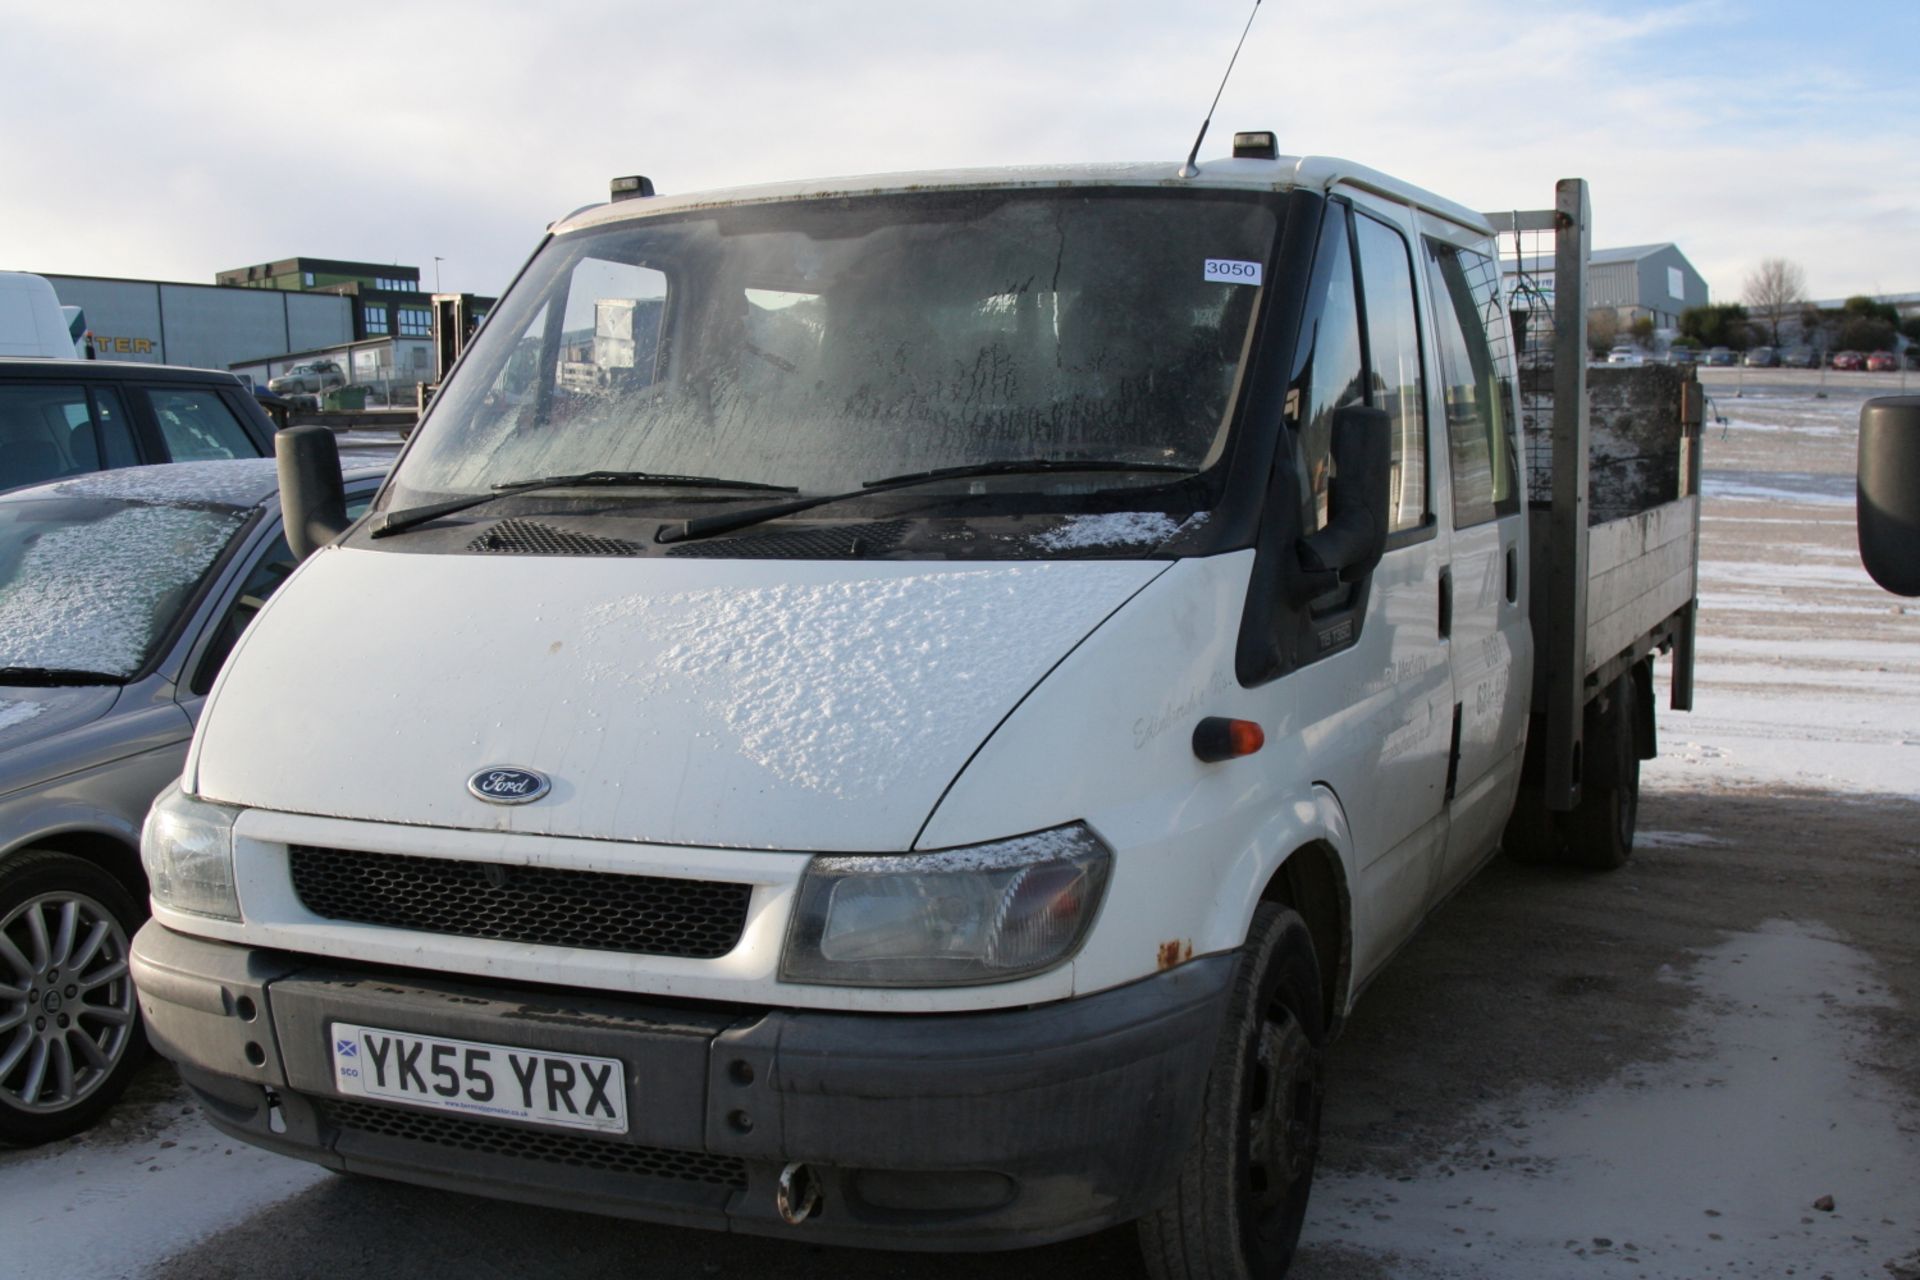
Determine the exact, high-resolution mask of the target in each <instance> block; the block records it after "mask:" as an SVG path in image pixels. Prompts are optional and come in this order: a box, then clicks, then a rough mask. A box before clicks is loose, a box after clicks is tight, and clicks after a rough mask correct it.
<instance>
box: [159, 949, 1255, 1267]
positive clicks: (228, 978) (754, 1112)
mask: <svg viewBox="0 0 1920 1280" xmlns="http://www.w3.org/2000/svg"><path fill="white" fill-rule="evenodd" d="M1232 969H1233V957H1232V956H1231V955H1223V956H1213V957H1207V958H1204V959H1201V960H1196V961H1193V962H1191V963H1189V964H1185V965H1182V966H1180V967H1178V968H1175V969H1171V970H1169V971H1167V972H1165V973H1161V974H1159V975H1156V976H1155V977H1152V978H1147V979H1143V980H1141V981H1139V982H1136V983H1133V984H1131V985H1129V986H1125V987H1121V988H1117V989H1115V990H1112V991H1107V992H1102V993H1100V994H1098V995H1093V996H1086V997H1082V998H1079V999H1074V1000H1064V1001H1060V1002H1057V1003H1054V1004H1049V1005H1042V1006H1037V1007H1033V1008H1027V1009H1019V1010H1012V1011H996V1012H987V1013H967V1014H906V1013H903V1014H839V1013H823V1012H817V1011H791V1010H781V1009H765V1008H748V1007H735V1006H723V1005H712V1004H702V1005H698V1006H689V1005H685V1004H680V1003H669V1002H662V1001H653V1000H647V999H644V998H623V997H617V996H603V995H598V994H593V993H587V992H580V991H559V990H553V989H536V988H519V987H505V986H487V985H483V984H478V983H473V982H464V981H463V982H455V981H448V980H443V979H441V978H440V977H438V976H436V975H431V974H422V973H394V972H387V971H383V972H380V973H377V974H376V973H369V972H364V971H356V970H354V969H352V968H349V967H345V966H340V965H335V964H316V963H313V962H311V961H309V960H308V959H306V958H304V957H300V956H296V955H291V954H287V953H283V952H271V951H263V950H258V949H253V948H248V947H243V946H235V945H231V944H227V943H218V942H209V941H206V940H203V939H199V938H193V937H189V936H187V935H184V934H180V933H176V932H174V931H172V930H170V929H168V928H166V927H165V926H163V925H161V924H159V923H158V922H150V923H148V924H147V925H146V927H144V928H143V929H142V930H141V931H140V933H139V935H138V936H137V937H136V938H135V940H134V946H133V975H134V983H135V986H136V988H137V989H138V991H139V994H140V1005H141V1010H142V1012H143V1013H144V1015H145V1017H146V1021H147V1030H148V1035H149V1037H150V1038H151V1039H152V1041H153V1043H154V1045H155V1047H157V1048H158V1049H159V1050H160V1051H161V1052H162V1053H163V1054H165V1055H166V1056H167V1057H169V1058H171V1059H173V1060H174V1061H175V1062H176V1063H178V1064H179V1066H180V1068H181V1074H182V1076H183V1077H185V1079H186V1081H187V1083H188V1085H189V1086H190V1087H192V1089H193V1090H194V1092H195V1093H196V1094H197V1095H198V1096H199V1098H200V1099H201V1101H202V1102H203V1103H204V1104H205V1107H206V1110H207V1112H208V1115H209V1118H210V1119H211V1120H212V1121H213V1123H214V1124H215V1125H217V1126H218V1127H219V1128H221V1129H222V1130H224V1131H225V1132H227V1133H229V1134H231V1135H233V1136H234V1137H237V1138H240V1139H243V1140H245V1141H247V1142H251V1143H254V1144H256V1145H259V1146H262V1147H266V1148H269V1149H272V1150H275V1151H279V1152H283V1153H285V1154H287V1155H292V1156H298V1157H301V1158H303V1159H308V1160H313V1161H316V1162H318V1163H320V1164H323V1165H327V1166H328V1167H331V1168H335V1169H342V1170H348V1171H353V1172H360V1173H367V1174H373V1175H376V1176H380V1177H387V1178H395V1179H399V1180H402V1181H407V1182H417V1183H422V1184H425V1185H429V1186H437V1187H443V1188H447V1189H451V1190H458V1191H467V1192H474V1193H478V1194H482V1195H491V1196H501V1197H505V1198H509V1199H515V1200H524V1201H528V1202H531V1203H536V1204H548V1205H553V1206H555V1207H560V1208H567V1209H583V1210H588V1211H592V1212H599V1213H606V1214H612V1215H616V1216H622V1217H631V1218H638V1219H643V1220H648V1221H656V1222H669V1223H675V1224H681V1225H688V1226H703V1227H713V1228H719V1229H723V1230H735V1231H746V1232H753V1233H757V1234H768V1235H791V1236H794V1237H795V1238H799V1239H806V1240H811V1241H814V1242H817V1243H832V1244H848V1245H864V1246H873V1247H883V1248H916V1249H1002V1248H1016V1247H1022V1246H1027V1245H1037V1244H1045V1243H1049V1242H1051V1241H1055V1240H1061V1239H1065V1238H1068V1237H1071V1236H1076V1235H1082V1234H1085V1233H1087V1232H1090V1231H1095V1230H1098V1229H1100V1228H1102V1227H1105V1226H1109V1225H1111V1224H1113V1223H1116V1222H1123V1221H1126V1220H1129V1219H1131V1218H1135V1217H1138V1216H1140V1215H1141V1214H1142V1213H1144V1212H1146V1211H1147V1210H1148V1209H1150V1208H1152V1207H1153V1205H1154V1204H1155V1203H1157V1202H1158V1201H1159V1200H1160V1198H1161V1197H1162V1196H1163V1195H1164V1194H1165V1192H1166V1190H1167V1189H1168V1187H1169V1186H1170V1185H1171V1183H1172V1180H1173V1178H1174V1175H1175V1173H1176V1171H1177V1170H1178V1167H1179V1164H1180V1161H1181V1158H1182V1156H1183V1155H1184V1154H1185V1149H1186V1145H1187V1143H1188V1141H1189V1140H1190V1139H1191V1137H1192V1135H1193V1133H1194V1132H1195V1130H1196V1127H1197V1125H1198V1123H1199V1115H1200V1104H1201V1098H1202V1094H1203V1092H1204V1090H1205V1087H1206V1077H1207V1070H1208V1067H1209V1065H1210V1063H1211V1062H1212V1058H1213V1051H1214V1045H1215V1042H1216V1039H1217V1037H1218V1035H1219V1031H1220V1023H1221V1019H1222V1017H1223V1015H1224V1011H1225V1008H1226V1004H1227V998H1228V990H1229V985H1230V980H1231V977H1232ZM336 1021H338V1022H343V1023H359V1024H364V1025H372V1026H379V1027H388V1028H392V1029H395V1030H402V1031H408V1032H413V1033H416V1034H420V1035H433V1036H443V1037H448V1038H456V1039H462V1040H473V1041H482V1042H488V1043H500V1044H511V1045H518V1046H522V1047H525V1048H529V1049H535V1050H547V1051H550V1052H555V1053H571V1054H583V1055H597V1056H602V1057H614V1058H618V1059H620V1060H621V1062H622V1063H624V1064H625V1066H626V1081H625V1086H626V1090H627V1114H628V1115H629V1116H630V1117H631V1118H632V1119H631V1129H630V1131H629V1132H628V1133H627V1134H625V1135H622V1136H619V1137H603V1136H598V1135H592V1136H589V1135H585V1134H581V1133H579V1132H576V1131H570V1130H564V1129H558V1128H550V1127H547V1126H544V1125H537V1124H507V1123H500V1122H494V1121H489V1120H484V1119H474V1118H470V1117H467V1116H463V1115H456V1114H450V1113H445V1112H440V1111H434V1110H426V1109H422V1108H416V1107H410V1106H406V1105H389V1104H384V1103H374V1102H369V1101H364V1100H361V1099H358V1098H347V1097H344V1096H341V1095H340V1094H338V1093H337V1092H336V1091H335V1088H334V1083H333V1066H332V1060H331V1055H330V1050H329V1046H330V1044H331V1038H330V1030H331V1027H332V1025H333V1023H335V1022H336ZM793 1162H804V1163H805V1164H806V1165H807V1166H808V1169H809V1171H810V1172H811V1173H812V1175H813V1177H814V1180H815V1182H816V1183H817V1185H818V1186H819V1188H820V1192H821V1202H820V1208H819V1210H818V1211H817V1212H816V1213H815V1215H814V1216H813V1217H812V1218H810V1219H808V1220H807V1221H806V1222H804V1223H801V1224H800V1225H798V1226H791V1225H788V1223H787V1222H786V1221H784V1220H783V1219H782V1217H781V1216H780V1213H779V1211H778V1209H777V1208H776V1199H775V1188H776V1184H777V1182H778V1179H779V1176H780V1173H781V1170H782V1169H783V1168H785V1167H786V1166H787V1165H789V1164H790V1163H793Z"/></svg>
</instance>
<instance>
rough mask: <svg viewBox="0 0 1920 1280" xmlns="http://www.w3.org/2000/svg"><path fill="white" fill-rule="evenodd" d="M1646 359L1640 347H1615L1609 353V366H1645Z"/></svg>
mask: <svg viewBox="0 0 1920 1280" xmlns="http://www.w3.org/2000/svg"><path fill="white" fill-rule="evenodd" d="M1646 362H1647V361H1646V357H1645V356H1643V355H1641V354H1640V348H1638V347H1615V348H1614V349H1613V350H1611V351H1609V352H1607V363H1608V364H1645V363H1646Z"/></svg>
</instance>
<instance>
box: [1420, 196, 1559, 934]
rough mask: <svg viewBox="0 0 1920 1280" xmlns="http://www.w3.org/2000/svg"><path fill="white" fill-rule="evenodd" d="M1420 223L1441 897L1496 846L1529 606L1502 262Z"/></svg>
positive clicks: (1515, 773) (1526, 672)
mask: <svg viewBox="0 0 1920 1280" xmlns="http://www.w3.org/2000/svg"><path fill="white" fill-rule="evenodd" d="M1420 230H1421V236H1420V257H1421V260H1422V275H1423V277H1424V283H1425V285H1426V289H1427V296H1428V302H1429V315H1430V330H1429V331H1430V332H1431V333H1432V335H1433V346H1434V355H1435V360H1434V371H1435V386H1434V390H1433V394H1432V400H1433V407H1434V411H1435V413H1436V415H1437V416H1438V418H1439V420H1440V421H1441V422H1442V423H1443V424H1444V429H1445V439H1446V445H1445V449H1446V458H1447V472H1448V479H1449V482H1450V489H1451V508H1452V525H1453V533H1452V539H1451V543H1450V554H1449V564H1448V566H1447V571H1446V576H1445V579H1444V581H1443V587H1444V590H1443V593H1442V594H1443V600H1442V609H1443V613H1444V615H1445V616H1444V617H1443V620H1442V621H1443V626H1444V628H1445V630H1446V633H1447V646H1448V648H1449V650H1450V651H1451V657H1452V664H1453V697H1454V702H1453V709H1452V720H1453V732H1452V737H1453V743H1454V746H1453V751H1452V763H1451V767H1450V769H1449V772H1448V779H1447V797H1448V819H1449V820H1448V832H1447V852H1446V856H1445V858H1444V859H1443V861H1442V863H1441V865H1440V868H1439V874H1438V876H1437V877H1436V879H1435V881H1434V885H1433V894H1434V897H1435V898H1438V897H1441V896H1444V895H1445V894H1446V893H1448V892H1450V891H1451V890H1452V889H1453V888H1454V887H1455V886H1456V885H1457V884H1459V883H1460V881H1461V880H1463V879H1464V878H1465V877H1467V876H1468V875H1470V874H1472V872H1473V870H1474V869H1475V868H1476V867H1478V866H1479V865H1480V862H1481V860H1482V859H1483V858H1484V857H1485V856H1486V855H1487V854H1488V853H1490V852H1492V850H1493V848H1494V846H1495V844H1496V843H1497V842H1498V840H1499V837H1500V831H1501V829H1502V827H1503V826H1504V825H1505V823H1506V818H1507V814H1508V813H1509V812H1510V811H1511V810H1512V807H1513V796H1514V790H1515V788H1516V787H1517V785H1518V783H1519V777H1520V760H1521V754H1522V751H1521V748H1522V744H1523V742H1524V728H1525V723H1526V715H1527V704H1528V701H1529V697H1530V692H1531V690H1530V688H1529V682H1530V680H1531V678H1532V669H1533V664H1532V632H1531V631H1530V630H1529V629H1528V624H1527V615H1526V610H1525V608H1524V606H1523V604H1522V602H1523V600H1524V599H1525V591H1524V588H1523V582H1522V575H1523V574H1524V573H1525V572H1526V564H1525V557H1524V555H1523V554H1522V550H1523V548H1522V533H1521V529H1522V526H1523V524H1524V522H1525V520H1526V503H1525V500H1524V494H1525V490H1524V489H1522V488H1521V478H1520V474H1519V459H1518V458H1517V457H1516V450H1515V445H1516V440H1517V435H1516V429H1515V411H1514V394H1513V392H1514V385H1513V384H1514V379H1513V360H1512V355H1511V351H1512V346H1511V336H1510V333H1509V330H1508V327H1507V319H1506V314H1505V312H1504V310H1503V309H1502V307H1501V297H1500V270H1499V263H1498V262H1497V260H1496V259H1495V258H1494V257H1493V256H1492V254H1491V253H1490V252H1489V250H1491V248H1492V246H1491V245H1489V244H1488V243H1487V242H1486V241H1485V239H1484V238H1483V237H1481V236H1479V235H1478V234H1477V233H1474V232H1472V231H1469V230H1467V229H1466V228H1462V227H1458V226H1455V225H1454V224H1452V223H1448V222H1444V221H1442V220H1441V219H1438V218H1434V217H1432V216H1431V215H1422V218H1421V228H1420Z"/></svg>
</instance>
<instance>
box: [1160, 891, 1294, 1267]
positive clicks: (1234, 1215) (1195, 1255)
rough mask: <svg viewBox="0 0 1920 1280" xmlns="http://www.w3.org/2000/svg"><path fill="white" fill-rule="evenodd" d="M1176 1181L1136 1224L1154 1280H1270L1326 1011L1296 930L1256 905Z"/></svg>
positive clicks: (1289, 1228)
mask: <svg viewBox="0 0 1920 1280" xmlns="http://www.w3.org/2000/svg"><path fill="white" fill-rule="evenodd" d="M1232 1000H1233V1003H1232V1006H1231V1008H1230V1009H1229V1011H1228V1015H1227V1023H1226V1026H1225V1027H1224V1028H1222V1030H1221V1033H1220V1042H1219V1045H1218V1047H1217V1048H1216V1049H1215V1052H1214V1061H1213V1069H1212V1072H1211V1074H1210V1075H1209V1076H1208V1079H1207V1093H1206V1100H1205V1102H1204V1104H1203V1107H1202V1111H1201V1117H1200V1131H1199V1132H1198V1133H1197V1134H1195V1135H1194V1138H1193V1141H1192V1143H1191V1144H1190V1145H1189V1147H1188V1149H1187V1155H1186V1160H1185V1162H1184V1164H1183V1165H1182V1167H1181V1170H1180V1175H1179V1180H1178V1181H1177V1182H1176V1183H1175V1184H1174V1188H1173V1191H1172V1192H1171V1193H1170V1194H1169V1195H1168V1197H1167V1199H1166V1201H1165V1202H1164V1203H1162V1204H1161V1205H1160V1207H1159V1208H1157V1209H1156V1210H1154V1211H1153V1212H1152V1213H1150V1214H1148V1215H1147V1216H1146V1217H1145V1218H1142V1219H1141V1220H1140V1250H1141V1253H1142V1255H1143V1257H1144V1259H1145V1261H1146V1265H1147V1272H1148V1274H1149V1275H1151V1276H1153V1277H1154V1280H1254V1278H1255V1277H1259V1278H1261V1280H1278V1277H1280V1276H1284V1275H1285V1274H1286V1271H1287V1267H1288V1266H1289V1264H1290V1263H1291V1262H1292V1261H1293V1252H1294V1247H1295V1246H1296V1245H1297V1244H1298V1242H1299V1239H1300V1227H1301V1224H1302V1223H1303V1222H1304V1221H1305V1220H1306V1216H1307V1193H1308V1191H1309V1190H1311V1188H1312V1185H1313V1168H1314V1162H1315V1160H1316V1158H1317V1157H1318V1155H1319V1150H1320V1108H1321V1101H1322V1095H1323V1092H1324V1083H1323V1077H1324V1064H1323V1053H1324V1050H1325V1046H1326V1011H1325V1009H1324V1007H1323V1004H1322V1001H1321V995H1320V966H1319V963H1318V961H1317V959H1316V958H1315V956H1314V951H1313V941H1312V939H1311V937H1310V936H1309V934H1308V932H1307V926H1306V923H1305V922H1304V921H1303V920H1301V919H1300V917H1299V916H1298V915H1297V914H1295V913H1294V912H1292V911H1290V910H1288V909H1287V908H1285V907H1281V906H1277V905H1275V904H1273V903H1262V904H1261V905H1260V907H1259V909H1258V910H1257V911H1256V912H1255V913H1254V918H1253V927H1252V929H1251V930H1250V931H1249V933H1248V935H1247V941H1246V944H1245V946H1243V947H1242V948H1241V952H1240V962H1239V967H1238V969H1237V970H1236V971H1235V974H1234V984H1233V996H1232Z"/></svg>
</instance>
